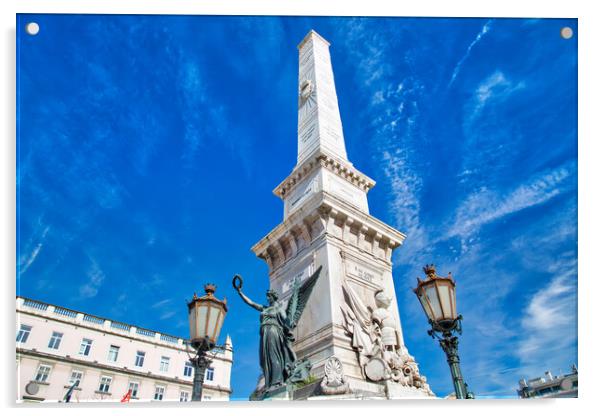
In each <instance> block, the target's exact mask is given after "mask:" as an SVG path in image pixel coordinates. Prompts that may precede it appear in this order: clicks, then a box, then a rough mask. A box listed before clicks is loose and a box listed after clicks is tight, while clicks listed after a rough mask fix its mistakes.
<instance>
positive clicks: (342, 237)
mask: <svg viewBox="0 0 602 416" xmlns="http://www.w3.org/2000/svg"><path fill="white" fill-rule="evenodd" d="M329 46H330V44H329V43H328V42H327V41H326V40H325V39H324V38H322V37H321V36H320V35H319V34H318V33H316V32H315V31H313V30H311V31H310V32H309V33H308V34H307V35H306V36H305V38H304V39H303V40H302V41H301V43H300V44H299V46H298V49H299V91H298V142H297V164H296V166H295V167H294V169H293V170H292V172H291V173H290V175H288V177H287V178H286V179H285V180H284V181H282V182H281V183H280V184H279V185H278V186H277V187H276V188H275V189H274V191H273V192H274V194H275V195H276V196H278V197H279V198H281V199H282V200H283V201H284V219H283V222H282V223H281V224H280V225H278V226H277V227H276V228H274V229H273V230H272V231H271V232H270V233H269V234H268V235H267V236H265V237H264V238H262V239H261V240H260V241H259V242H258V243H257V244H255V246H253V248H252V250H253V252H254V253H255V254H256V255H257V256H258V257H260V258H262V259H264V260H265V261H266V262H267V264H268V267H269V276H270V288H271V289H273V290H275V291H277V292H278V293H280V295H281V298H282V299H285V300H286V299H287V297H288V296H289V295H290V291H291V287H292V284H293V282H294V280H295V279H299V280H300V281H303V279H306V278H307V277H308V276H310V275H311V274H312V273H313V271H314V270H315V269H316V268H317V267H319V266H320V265H321V266H323V269H322V274H321V276H320V279H319V280H318V282H317V284H316V287H315V288H314V291H313V294H312V296H311V297H310V299H309V302H308V305H307V307H306V308H305V311H304V313H303V315H302V316H301V320H300V321H299V324H298V326H297V328H296V330H295V343H294V349H295V352H296V353H297V355H298V357H299V358H308V359H309V360H310V361H311V363H312V364H313V369H312V374H314V375H315V376H317V377H322V376H323V375H324V364H325V362H326V360H327V359H328V358H330V357H333V356H334V357H336V358H338V360H340V362H341V363H342V365H343V373H344V374H345V376H346V377H347V378H348V379H349V385H350V387H351V389H352V390H353V391H355V392H358V391H360V392H363V393H362V394H365V395H374V396H383V395H385V394H386V395H387V397H388V396H390V394H389V393H390V392H389V390H391V389H390V388H387V387H386V384H387V380H385V379H383V380H380V377H381V376H380V371H381V369H379V365H381V366H385V367H386V365H385V364H382V363H381V362H380V361H375V358H374V357H376V355H374V356H367V355H366V354H367V353H366V350H367V349H368V348H372V344H370V345H369V346H366V345H360V344H361V342H360V341H362V342H364V344H366V342H369V339H370V337H373V338H374V339H376V338H375V337H376V336H377V335H374V334H373V333H371V332H370V331H373V328H372V326H371V325H368V326H367V325H364V324H365V322H363V319H362V316H363V317H364V318H365V317H366V316H365V315H363V314H368V315H367V316H368V317H369V316H370V313H372V312H371V311H373V310H376V309H377V308H378V304H377V301H376V300H375V299H376V296H377V295H378V296H381V298H382V299H385V300H388V301H389V302H390V303H389V304H388V309H387V308H384V309H382V310H383V311H384V313H385V315H387V328H384V326H383V329H385V330H386V331H389V335H388V339H389V341H388V342H389V345H391V346H390V347H387V348H388V349H390V350H391V351H393V352H390V353H389V355H387V356H383V359H382V360H381V361H382V362H383V363H384V362H387V360H389V358H390V356H391V354H393V353H397V352H399V353H400V354H401V353H402V352H405V353H406V355H407V350H406V349H405V346H404V345H403V336H402V329H401V321H400V317H399V311H398V307H397V299H396V296H395V289H394V285H393V277H392V264H391V255H392V251H393V250H394V249H395V248H397V247H399V246H400V245H401V244H402V242H403V240H404V238H405V235H404V234H402V233H401V232H399V231H397V230H395V229H393V228H392V227H390V226H388V225H386V224H385V223H383V222H381V221H379V220H378V219H376V218H374V217H372V216H371V215H370V214H369V210H368V199H367V193H368V191H369V190H370V189H371V188H372V187H373V186H374V185H375V182H374V180H372V179H370V178H369V177H368V176H366V175H364V174H363V173H361V172H360V171H358V170H357V169H355V168H354V167H353V165H352V164H351V163H350V162H349V161H348V159H347V151H346V148H345V139H344V135H343V128H342V123H341V116H340V113H339V106H338V100H337V94H336V89H335V83H334V75H333V70H332V63H331V60H330V51H329ZM383 322H384V320H383ZM381 324H382V322H381ZM375 325H376V324H375ZM383 325H384V324H383ZM354 330H355V333H354ZM362 331H363V334H362ZM378 331H380V328H379V329H378ZM386 331H385V332H386ZM391 331H392V332H391ZM366 334H368V337H366ZM391 334H393V335H391ZM380 336H381V335H378V337H380ZM382 337H383V339H384V338H385V335H382ZM379 339H380V338H379ZM391 339H394V341H391ZM358 340H359V341H358ZM379 342H380V341H379ZM381 356H382V355H381ZM387 365H388V364H387ZM389 367H390V366H389ZM391 368H392V367H391ZM391 368H388V367H387V368H384V369H382V372H383V373H386V372H387V371H389V370H391ZM416 373H417V367H416ZM382 377H385V378H386V377H389V378H390V377H391V376H390V375H386V374H385V375H383V376H382ZM427 389H428V386H427ZM385 390H386V391H385ZM415 390H416V391H417V393H416V395H421V394H422V393H420V392H419V391H418V390H419V389H415ZM423 390H424V389H423ZM424 391H426V390H424ZM423 393H424V392H423ZM410 395H411V394H410Z"/></svg>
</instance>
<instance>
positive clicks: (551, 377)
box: [546, 370, 554, 381]
mask: <svg viewBox="0 0 602 416" xmlns="http://www.w3.org/2000/svg"><path fill="white" fill-rule="evenodd" d="M546 379H547V380H550V381H552V380H554V377H553V376H552V372H551V371H549V370H548V371H546Z"/></svg>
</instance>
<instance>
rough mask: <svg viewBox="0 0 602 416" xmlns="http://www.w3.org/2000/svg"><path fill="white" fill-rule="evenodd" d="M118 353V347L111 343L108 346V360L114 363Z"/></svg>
mask: <svg viewBox="0 0 602 416" xmlns="http://www.w3.org/2000/svg"><path fill="white" fill-rule="evenodd" d="M118 355H119V347H118V346H116V345H111V347H110V348H109V358H108V359H109V361H111V362H113V363H115V362H117V356H118Z"/></svg>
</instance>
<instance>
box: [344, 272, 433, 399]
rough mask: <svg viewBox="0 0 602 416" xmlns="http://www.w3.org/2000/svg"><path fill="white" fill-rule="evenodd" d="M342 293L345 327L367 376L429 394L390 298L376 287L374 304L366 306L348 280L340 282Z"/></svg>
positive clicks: (372, 379)
mask: <svg viewBox="0 0 602 416" xmlns="http://www.w3.org/2000/svg"><path fill="white" fill-rule="evenodd" d="M343 294H344V297H345V300H346V304H345V306H344V307H343V308H342V312H343V317H344V320H345V321H344V327H345V330H346V332H347V334H348V335H349V336H350V337H351V345H352V347H353V348H354V349H355V350H356V351H357V353H358V361H359V364H360V367H361V368H362V370H363V372H364V376H365V377H366V379H367V380H370V381H377V382H378V381H384V380H389V381H392V382H395V383H399V384H400V385H402V386H406V387H412V388H416V389H420V390H422V391H424V392H425V393H427V394H428V395H431V396H432V395H433V393H432V391H431V389H430V387H429V385H428V384H427V383H426V378H425V377H424V376H422V375H420V372H419V371H418V364H416V361H415V360H414V357H412V356H411V355H410V354H408V350H407V349H406V348H405V346H404V345H403V343H402V342H401V334H400V333H399V332H398V330H397V323H396V321H395V319H394V318H393V315H392V314H391V312H390V311H389V307H390V305H391V297H390V296H387V295H386V293H385V292H384V291H383V290H378V291H376V293H375V294H374V304H375V306H376V307H373V306H370V305H365V304H364V302H363V301H362V299H361V298H360V297H359V296H358V295H357V294H356V293H355V291H354V290H353V289H352V288H351V286H349V284H348V283H347V281H343Z"/></svg>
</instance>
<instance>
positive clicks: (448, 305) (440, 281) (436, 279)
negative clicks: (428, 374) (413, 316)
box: [414, 264, 474, 399]
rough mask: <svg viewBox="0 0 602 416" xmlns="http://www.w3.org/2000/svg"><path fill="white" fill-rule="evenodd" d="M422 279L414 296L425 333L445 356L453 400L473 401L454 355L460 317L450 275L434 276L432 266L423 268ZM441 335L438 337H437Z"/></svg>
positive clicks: (460, 329) (460, 331) (457, 356)
mask: <svg viewBox="0 0 602 416" xmlns="http://www.w3.org/2000/svg"><path fill="white" fill-rule="evenodd" d="M423 270H424V273H425V274H426V279H425V280H420V279H418V286H417V287H416V289H414V293H415V294H416V296H418V300H419V301H420V304H421V305H422V309H424V313H425V314H426V316H427V318H428V320H429V324H431V328H432V329H430V330H429V331H428V334H429V335H430V336H431V337H433V338H434V339H438V340H439V345H440V346H441V348H442V349H443V351H444V352H445V355H446V356H447V363H448V364H449V368H450V370H451V376H452V380H453V383H454V390H455V391H456V398H457V399H474V394H472V393H471V392H469V391H468V385H467V384H466V382H465V381H464V378H463V377H462V372H461V371H460V356H459V354H458V337H456V336H454V335H453V334H454V333H458V335H461V334H462V325H461V322H460V321H461V320H462V315H458V314H457V313H456V283H455V282H454V280H453V279H452V276H451V273H450V274H449V275H448V276H447V277H441V276H437V274H436V270H435V265H434V264H431V265H427V266H425V267H424V268H423ZM439 334H441V335H439Z"/></svg>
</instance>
